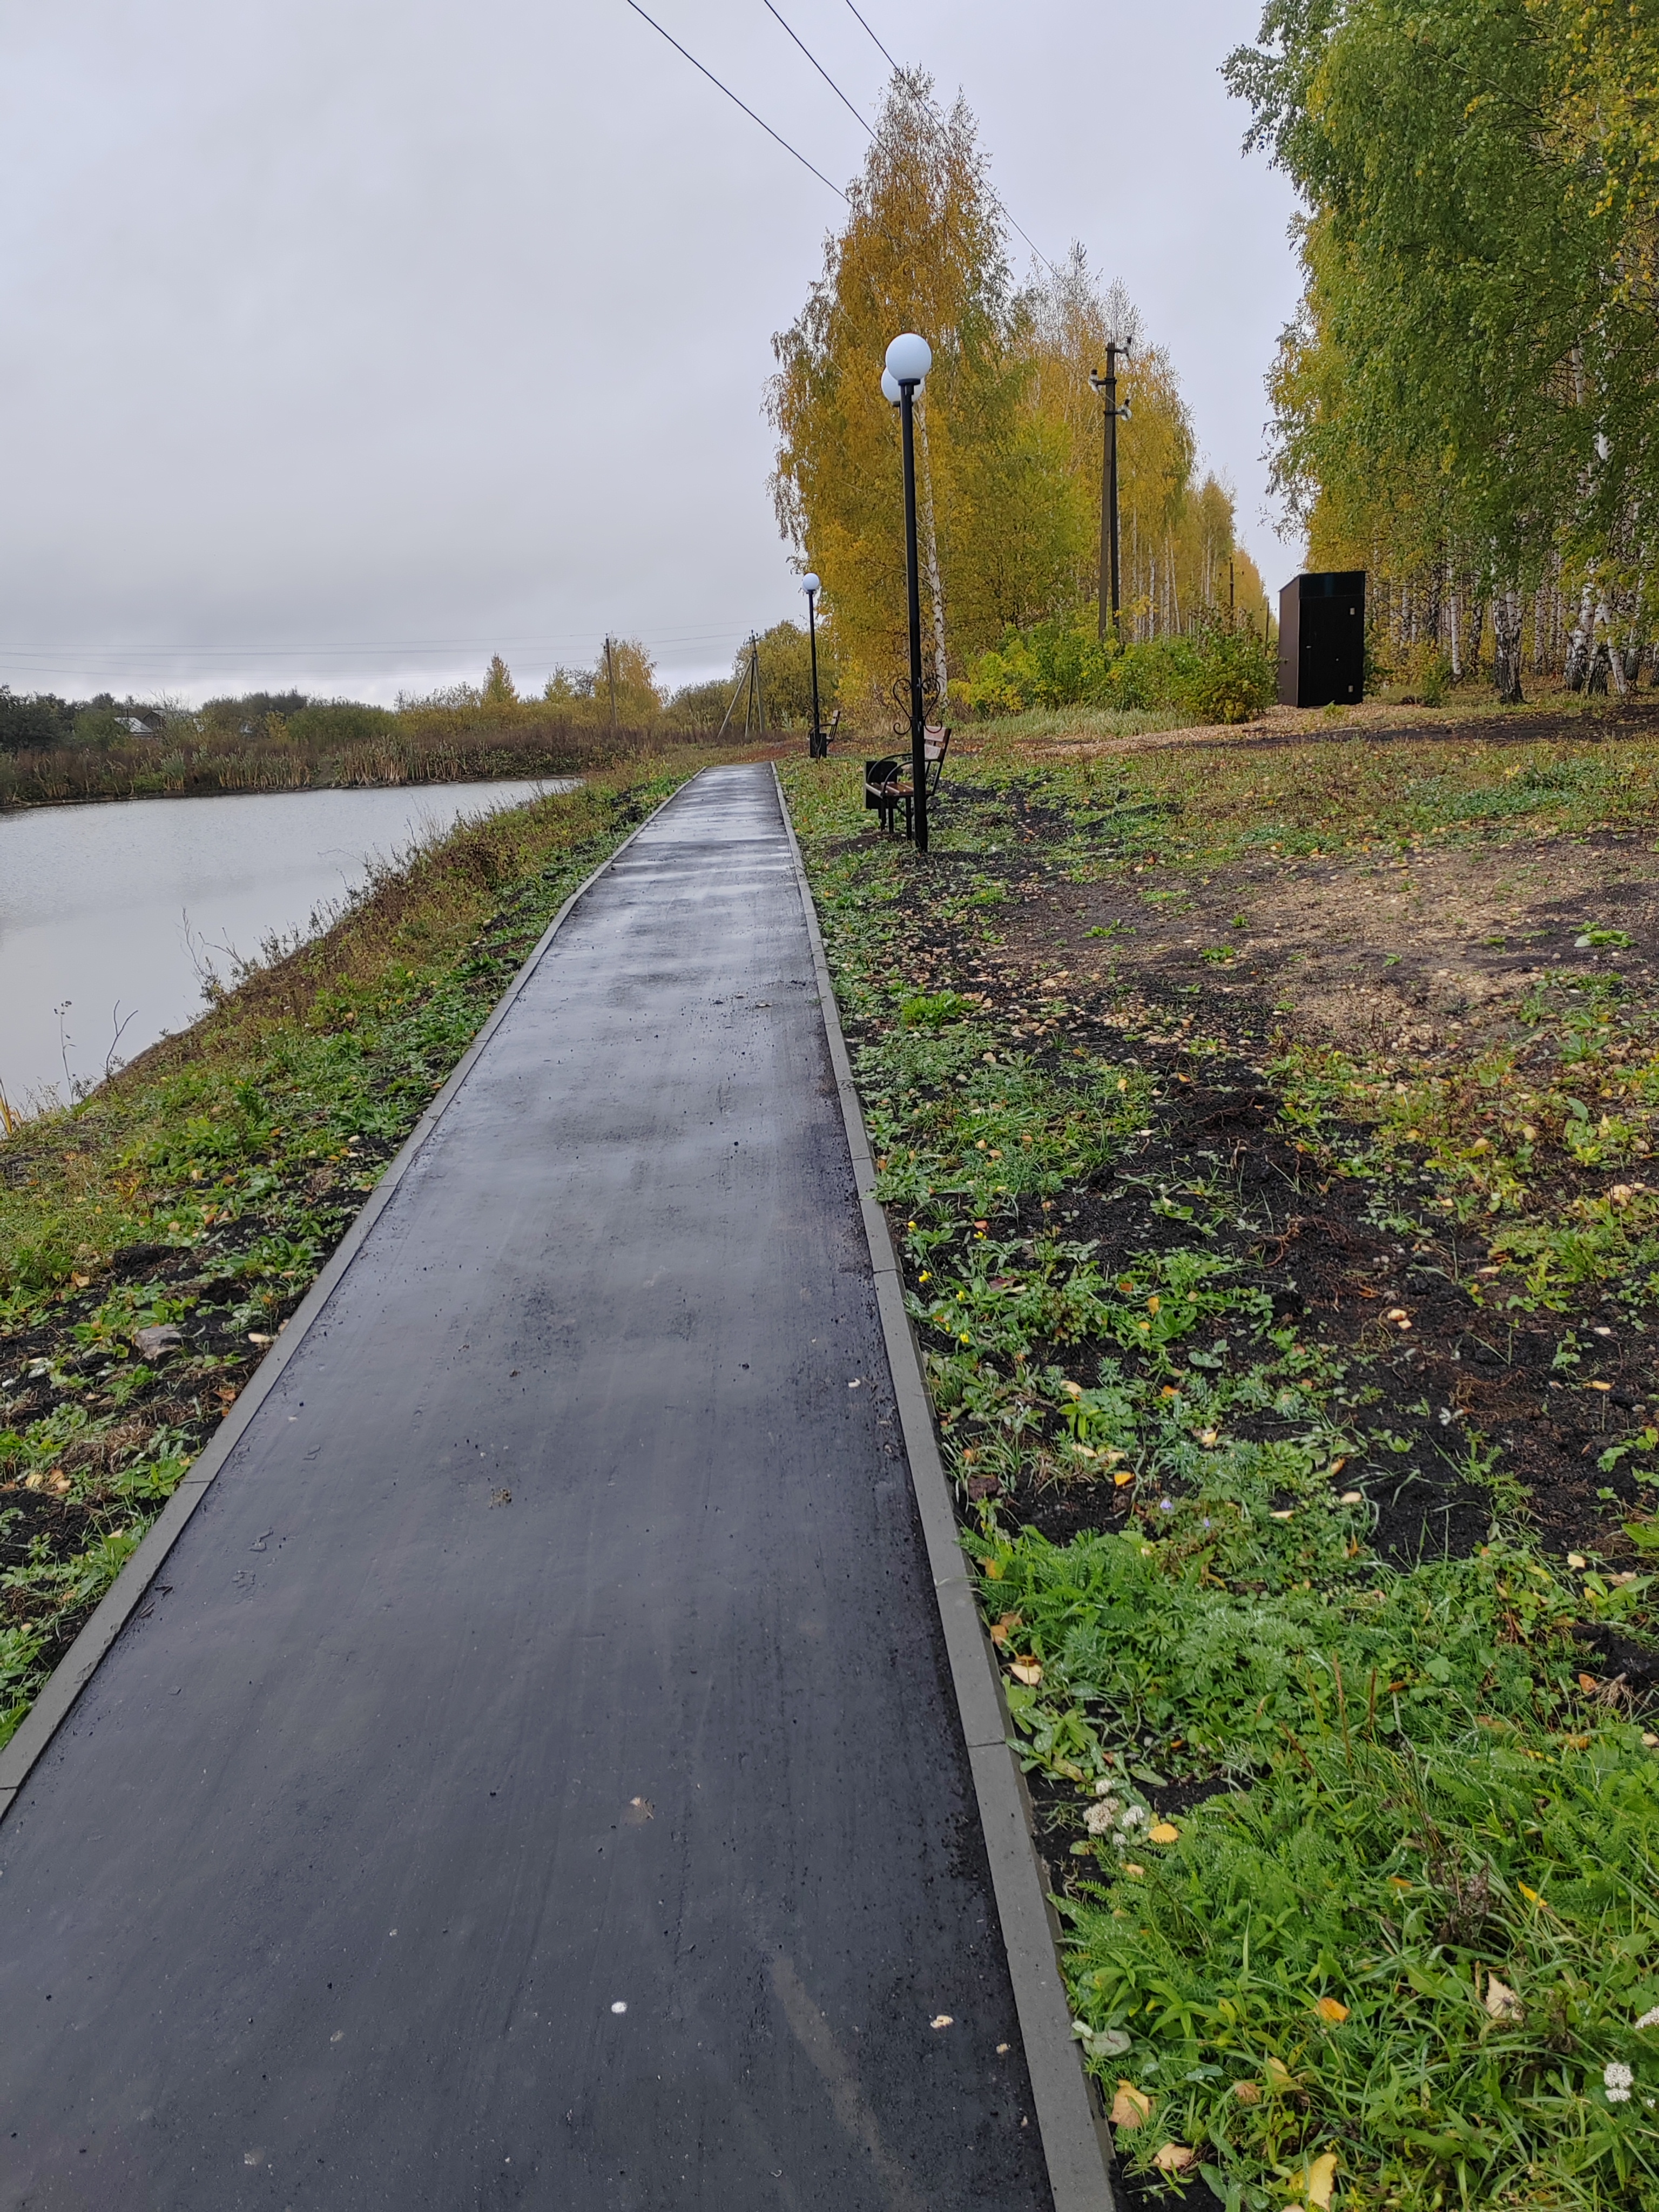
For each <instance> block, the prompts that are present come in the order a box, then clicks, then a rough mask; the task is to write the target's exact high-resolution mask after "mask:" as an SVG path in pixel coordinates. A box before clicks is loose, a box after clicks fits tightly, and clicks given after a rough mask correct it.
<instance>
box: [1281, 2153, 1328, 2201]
mask: <svg viewBox="0 0 1659 2212" xmlns="http://www.w3.org/2000/svg"><path fill="white" fill-rule="evenodd" d="M1335 2186H1336V2153H1335V2152H1334V2150H1328V2151H1322V2153H1321V2154H1320V2155H1319V2156H1318V2157H1317V2158H1310V2160H1308V2163H1307V2164H1306V2166H1302V2167H1299V2168H1298V2169H1297V2172H1295V2173H1293V2174H1292V2175H1291V2178H1290V2180H1289V2181H1288V2183H1287V2184H1286V2187H1288V2188H1291V2189H1296V2190H1299V2191H1301V2193H1302V2195H1303V2196H1304V2197H1306V2199H1307V2201H1308V2203H1309V2204H1310V2206H1317V2207H1318V2212H1330V2203H1331V2191H1333V2190H1334V2188H1335Z"/></svg>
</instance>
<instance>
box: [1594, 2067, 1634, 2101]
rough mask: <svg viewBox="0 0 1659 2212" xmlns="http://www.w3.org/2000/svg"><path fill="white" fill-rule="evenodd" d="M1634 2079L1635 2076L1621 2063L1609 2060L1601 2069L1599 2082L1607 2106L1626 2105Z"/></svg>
mask: <svg viewBox="0 0 1659 2212" xmlns="http://www.w3.org/2000/svg"><path fill="white" fill-rule="evenodd" d="M1635 2079H1636V2076H1635V2075H1633V2074H1632V2072H1631V2070H1630V2069H1629V2067H1628V2066H1626V2065H1625V2064H1624V2063H1622V2061H1620V2059H1617V2058H1610V2059H1609V2060H1608V2061H1607V2064H1606V2065H1605V2066H1604V2067H1603V2068H1602V2069H1601V2082H1602V2086H1603V2087H1604V2088H1605V2089H1606V2090H1607V2102H1608V2104H1610V2105H1627V2104H1628V2103H1629V2102H1630V2093H1631V2085H1632V2082H1633V2081H1635Z"/></svg>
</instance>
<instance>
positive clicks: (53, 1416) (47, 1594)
mask: <svg viewBox="0 0 1659 2212" xmlns="http://www.w3.org/2000/svg"><path fill="white" fill-rule="evenodd" d="M697 764H698V763H697V761H696V757H692V756H688V755H684V754H681V755H678V756H666V757H661V758H659V759H658V760H656V761H654V762H649V763H643V764H641V766H640V767H639V768H635V769H632V770H627V769H618V770H615V771H612V772H611V773H609V774H603V773H602V774H600V775H596V776H593V777H591V778H590V779H589V780H588V781H587V782H586V785H585V786H584V787H583V788H582V789H581V790H580V791H577V792H573V793H567V794H564V795H562V796H558V797H554V798H549V799H544V800H542V801H540V802H538V804H536V805H532V806H528V807H525V808H521V809H518V810H515V811H512V812H509V813H505V814H501V815H497V816H494V817H489V818H488V819H486V820H484V821H483V822H479V823H471V824H469V825H464V826H463V827H461V828H460V829H458V830H457V831H455V832H454V833H453V835H452V836H449V837H448V838H447V839H446V840H445V841H444V842H442V843H441V844H439V845H437V846H435V847H434V848H431V849H429V850H427V851H425V852H423V853H421V854H417V855H416V856H414V857H412V858H411V859H410V860H408V861H407V862H406V863H405V864H404V865H403V866H399V867H398V868H395V869H392V870H391V871H388V872H386V873H384V874H383V875H382V876H381V877H380V879H379V880H378V881H377V882H375V883H374V884H371V885H370V886H369V887H368V890H366V891H365V892H364V893H363V895H362V897H361V898H360V899H359V900H358V901H357V902H356V903H355V904H354V906H353V907H352V908H350V909H349V911H348V912H347V914H346V915H344V916H343V918H342V919H341V920H340V921H339V922H338V923H337V925H336V927H333V928H332V929H331V930H330V931H329V933H327V935H326V936H325V937H324V938H322V939H319V941H318V942H317V943H315V944H313V945H308V946H306V947H304V948H303V949H301V951H297V952H294V953H292V954H290V955H289V956H288V957H285V958H283V959H280V960H278V961H276V963H274V964H272V965H270V966H269V967H265V968H262V969H256V970H255V971H254V972H252V974H251V975H248V976H247V977H246V980H245V981H244V982H243V983H242V985H241V987H240V988H239V989H237V990H234V991H233V992H229V993H228V994H224V995H223V996H222V999H221V1000H220V1003H219V1004H218V1005H217V1006H215V1007H214V1008H213V1009H212V1011H211V1012H210V1013H209V1014H208V1015H207V1016H206V1017H205V1018H204V1020H203V1021H202V1022H201V1023H199V1024H197V1026H196V1027H195V1028H194V1029H193V1030H190V1031H188V1032H187V1033H185V1035H183V1036H177V1037H173V1038H170V1039H167V1041H165V1042H163V1043H162V1044H161V1045H158V1046H157V1047H155V1048H154V1049H153V1050H152V1051H150V1052H149V1053H147V1054H144V1055H143V1057H142V1058H140V1059H139V1060H136V1061H135V1062H134V1063H133V1064H132V1066H131V1067H129V1068H127V1069H126V1070H125V1071H124V1072H123V1073H121V1074H120V1075H119V1076H118V1078H117V1079H115V1080H114V1081H113V1082H112V1083H109V1084H106V1085H104V1086H103V1087H102V1088H101V1089H100V1090H99V1091H95V1092H94V1093H93V1094H92V1095H91V1096H90V1097H88V1098H87V1099H85V1100H84V1101H82V1103H79V1104H77V1105H76V1106H74V1107H73V1108H71V1109H67V1110H65V1111H63V1112H59V1113H55V1114H52V1115H46V1116H42V1117H41V1118H40V1119H39V1120H35V1121H29V1122H27V1123H25V1124H23V1125H22V1126H21V1127H20V1128H19V1129H18V1131H17V1132H16V1133H15V1134H14V1135H13V1136H12V1137H10V1138H9V1139H8V1140H7V1141H6V1142H4V1143H3V1144H0V1741H3V1740H4V1739H5V1738H6V1737H7V1736H9V1735H10V1734H11V1733H12V1731H13V1730H14V1729H15V1728H16V1726H17V1724H18V1723H19V1722H20V1721H21V1719H22V1717H23V1716H24V1715H25V1714H26V1713H27V1710H28V1708H29V1705H30V1704H31V1702H32V1701H33V1698H34V1696H35V1694H36V1693H37V1692H38V1691H39V1689H40V1685H41V1683H42V1682H43V1681H44V1680H45V1679H46V1674H47V1673H48V1672H49V1671H50V1669H51V1668H52V1665H53V1664H54V1663H55V1662H56V1661H57V1660H58V1658H60V1657H61V1656H62V1655H63V1653H64V1650H66V1649H67V1648H68V1645H69V1644H70V1641H71V1640H72V1638H73V1637H74V1635H75V1634H76V1632H77V1631H78V1630H79V1628H80V1626H82V1623H83V1622H84V1620H86V1618H87V1616H88V1613H89V1612H90V1610H91V1608H92V1607H93V1606H94V1605H95V1603H96V1602H97V1601H98V1599H99V1598H100V1596H101V1595H102V1594H103V1592H104V1591H105V1589H107V1587H108V1586H109V1584H110V1583H111V1582H112V1580H113V1579H114V1577H115V1576H116V1574H117V1573H118V1571H119V1569H120V1567H121V1565H123V1563H124V1562H125V1559H127V1558H128V1557H129V1556H130V1555H131V1552H132V1551H133V1549H134V1548H135V1547H136V1546H137V1542H138V1541H139V1538H140V1537H141V1536H142V1534H143V1531H144V1529H145V1528H147V1527H148V1525H149V1522H150V1521H151V1520H152V1519H153V1518H154V1517H155V1514H156V1513H157V1512H158V1511H159V1510H161V1505H162V1504H163V1503H164V1502H165V1501H166V1499H167V1497H168V1496H170V1495H171V1493H172V1492H173V1489H174V1488H175V1487H176V1486H177V1485H178V1483H179V1480H181V1479H182V1477H183V1475H184V1474H185V1472H186V1470H187V1468H189V1466H190V1463H191V1461H192V1460H193V1459H194V1457H195V1456H196V1455H197V1452H199V1450H200V1449H202V1447H203V1445H204V1443H206V1441H207V1439H208V1438H209V1437H210V1435H211V1433H212V1431H213V1430H214V1428H215V1427H216V1425H217V1424H218V1421H219V1420H220V1419H222V1416H223V1414H224V1413H225V1412H227V1411H228V1408H229V1407H230V1406H231V1405H233V1404H234V1401H235V1399H236V1397H237V1395H238V1393H239V1391H240V1389H241V1388H242V1386H243V1384H244V1383H246V1380H247V1378H248V1376H250V1375H251V1374H252V1371H253V1369H254V1368H255V1366H256V1365H257V1364H258V1359H259V1358H261V1357H262V1356H263V1353H264V1350H265V1349H266V1348H267V1347H268V1346H269V1345H270V1343H271V1342H272V1341H273V1340H274V1338H275V1336H276V1334H277V1333H278V1332H279V1331H280V1329H281V1328H282V1327H283V1324H284V1322H285V1321H286V1318H287V1316H289V1314H290V1313H291V1312H292V1311H293V1310H294V1309H295V1306H296V1305H297V1304H299V1302H300V1300H301V1297H303V1296H304V1294H305V1292H306V1290H307V1288H308V1286H309V1285H310V1284H311V1283H312V1281H313V1279H315V1277H316V1275H317V1273H318V1271H319V1269H320V1267H322V1266H323V1264H324V1262H325V1260H326V1259H327V1257H328V1255H329V1254H330V1253H331V1251H332V1249H334V1247H335V1245H336V1244H337V1243H338V1241H339V1239H340V1237H341V1236H342V1235H343V1233H344V1231H345V1229H346V1227H347V1225H349V1222H350V1220H351V1218H353V1216H354V1215H355V1214H356V1212H357V1210H358V1208H359V1207H360V1206H362V1202H363V1200H364V1199H365V1198H366V1197H367V1195H368V1193H369V1192H370V1191H372V1190H373V1189H374V1186H375V1184H376V1182H378V1180H379V1179H380V1174H381V1172H382V1171H383V1170H384V1168H385V1166H386V1163H387V1162H388V1161H389V1160H390V1159H391V1158H392V1155H393V1153H394V1152H396V1151H397V1150H398V1146H400V1145H401V1143H402V1142H403V1140H404V1137H405V1136H406V1135H407V1133H408V1132H409V1131H410V1128H411V1127H413V1125H414V1123H415V1121H416V1120H417V1119H418V1117H419V1115H421V1113H422V1110H423V1109H424V1108H425V1107H426V1106H427V1104H428V1103H429V1101H430V1100H431V1098H432V1096H433V1093H434V1092H435V1091H437V1090H438V1089H440V1088H441V1085H442V1084H443V1083H444V1081H445V1079H447V1076H448V1074H449V1073H450V1071H451V1070H452V1069H453V1067H454V1066H455V1064H456V1062H457V1061H458V1060H459V1058H460V1057H461V1055H462V1054H463V1053H464V1052H465V1049H466V1048H467V1046H468V1044H469V1043H470V1042H471V1040H472V1038H473V1036H475V1035H476V1034H477V1030H478V1028H479V1027H480V1025H481V1024H482V1023H483V1020H484V1018H485V1017H486V1016H487V1015H488V1013H489V1011H490V1009H491V1007H492V1006H494V1005H495V1001H496V1000H498V999H499V997H500V996H501V992H502V990H503V989H504V988H505V987H506V985H507V982H508V981H510V980H511V978H512V975H513V972H514V970H515V969H517V968H518V966H519V965H520V963H521V962H522V961H523V959H524V957H525V956H526V954H527V953H528V952H529V951H530V950H531V948H532V945H534V944H535V942H536V939H538V936H539V935H540V934H541V933H542V931H543V930H544V928H545V927H546V925H547V923H548V921H550V919H551V917H552V915H554V914H555V913H556V911H557V909H558V908H559V907H560V905H561V904H562V902H563V901H564V900H565V899H566V898H567V897H568V896H569V894H570V892H571V891H572V890H574V889H575V887H576V886H577V884H580V881H581V880H582V878H584V877H585V876H586V875H587V874H588V873H590V872H592V869H593V868H594V867H595V866H598V864H599V861H600V860H603V859H604V858H605V855H606V854H608V853H610V852H611V850H613V849H614V848H615V846H616V845H617V842H619V841H620V840H621V838H622V837H623V836H625V835H626V834H627V832H628V830H629V828H630V826H631V825H632V824H633V823H636V822H637V821H639V820H640V819H641V817H642V816H643V814H644V813H645V812H646V811H647V810H648V809H649V808H650V807H651V806H653V805H655V804H656V803H658V802H659V800H661V799H664V798H665V797H667V796H668V794H669V793H670V792H671V791H672V790H673V789H674V788H675V787H676V786H677V785H678V783H679V782H680V781H683V780H684V777H685V776H686V775H689V774H690V773H691V772H692V770H693V769H694V768H695V767H696V765H697Z"/></svg>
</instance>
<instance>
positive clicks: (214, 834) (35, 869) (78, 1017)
mask: <svg viewBox="0 0 1659 2212" xmlns="http://www.w3.org/2000/svg"><path fill="white" fill-rule="evenodd" d="M573 789H574V784H573V783H571V782H569V781H563V782H542V783H524V782H516V783H447V784H430V783H428V784H420V785H416V786H413V787H410V786H404V787H399V788H397V789H393V790H380V791H295V792H269V793H266V792H260V793H248V794H243V793H234V794H232V795H229V796H227V797H222V798H215V799H130V800H124V801H116V802H113V803H111V804H108V805H100V806H43V807H35V808H32V809H29V810H27V811H23V812H20V813H16V814H7V815H4V816H0V1089H3V1091H4V1094H5V1096H6V1097H7V1098H8V1099H9V1102H10V1103H11V1105H12V1107H13V1108H14V1109H27V1108H30V1107H39V1106H40V1105H44V1104H46V1103H50V1101H51V1099H52V1097H53V1096H54V1095H55V1096H56V1097H59V1098H62V1099H67V1098H68V1097H70V1093H71V1091H72V1090H73V1088H74V1087H75V1086H76V1085H78V1084H82V1083H90V1082H96V1081H98V1080H99V1079H100V1078H101V1077H102V1075H103V1073H104V1072H105V1067H106V1062H107V1061H109V1060H111V1059H112V1058H113V1059H114V1060H117V1061H119V1060H131V1058H132V1057H133V1055H134V1054H137V1053H139V1052H142V1051H143V1049H144V1048H145V1046H146V1045H151V1044H154V1043H155V1041H156V1039H157V1038H158V1037H160V1036H164V1035H165V1034H166V1033H167V1031H168V1030H180V1029H185V1028H187V1027H188V1026H189V1024H191V1022H193V1021H195V1020H196V1019H197V1017H198V1016H199V1015H200V1014H201V1012H203V1008H204V1000H203V997H202V981H203V971H204V969H205V968H207V967H209V966H211V967H212V968H213V969H216V971H217V972H218V973H219V974H220V975H226V976H228V975H229V973H230V971H231V969H232V967H233V965H234V960H235V957H236V956H238V955H241V956H244V957H246V956H250V955H252V954H255V953H257V952H258V950H259V947H260V945H262V944H263V943H264V940H265V939H267V938H268V937H270V936H272V935H273V934H276V935H280V936H286V935H288V934H289V933H291V932H293V931H295V930H299V931H307V930H308V929H309V928H310V927H312V926H313V918H314V917H315V916H316V915H318V913H319V909H321V908H326V907H327V906H329V905H330V904H331V902H333V901H335V900H337V899H339V898H340V897H342V896H343V894H344V893H345V892H347V891H348V890H352V889H355V888H356V885H358V884H361V883H362V880H363V877H364V874H365V872H366V867H367V865H368V862H369V861H370V860H372V859H374V858H377V857H379V858H386V857H389V856H391V855H392V854H397V853H400V852H403V851H404V850H406V849H407V848H408V847H409V846H410V844H411V843H412V842H415V841H416V839H422V840H424V839H425V838H427V837H429V836H435V835H437V834H439V833H441V832H442V831H444V830H446V829H451V828H453V825H454V824H455V823H457V822H458V821H459V820H460V819H461V817H463V816H464V815H478V814H484V813H493V812H495V811H497V810H498V809H500V808H501V807H505V806H519V805H523V804H524V802H525V801H526V799H534V798H536V797H538V795H539V794H541V793H544V792H550V791H569V790H573ZM117 1033H118V1036H117Z"/></svg>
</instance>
